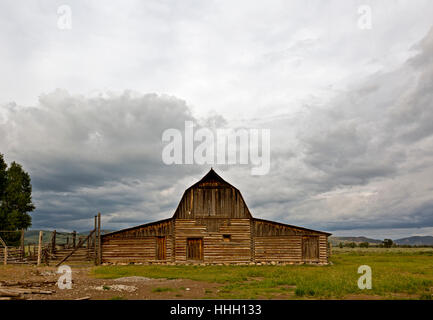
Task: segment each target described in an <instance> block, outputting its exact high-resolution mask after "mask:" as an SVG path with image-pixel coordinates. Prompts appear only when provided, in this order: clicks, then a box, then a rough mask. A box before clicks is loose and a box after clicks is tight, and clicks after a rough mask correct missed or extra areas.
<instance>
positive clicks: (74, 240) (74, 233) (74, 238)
mask: <svg viewBox="0 0 433 320" xmlns="http://www.w3.org/2000/svg"><path fill="white" fill-rule="evenodd" d="M76 240H77V231H75V230H74V231H72V246H73V248H74V249H75V245H76Z"/></svg>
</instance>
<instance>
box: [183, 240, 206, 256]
mask: <svg viewBox="0 0 433 320" xmlns="http://www.w3.org/2000/svg"><path fill="white" fill-rule="evenodd" d="M186 255H187V259H188V260H203V239H202V238H189V239H187V249H186Z"/></svg>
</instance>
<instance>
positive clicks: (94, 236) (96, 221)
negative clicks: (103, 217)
mask: <svg viewBox="0 0 433 320" xmlns="http://www.w3.org/2000/svg"><path fill="white" fill-rule="evenodd" d="M97 228H98V217H97V216H95V229H94V230H95V232H94V233H93V255H94V258H95V264H98V256H97V252H98V251H96V237H97V235H96V233H97V232H96V230H97Z"/></svg>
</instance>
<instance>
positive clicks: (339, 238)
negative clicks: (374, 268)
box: [329, 237, 382, 246]
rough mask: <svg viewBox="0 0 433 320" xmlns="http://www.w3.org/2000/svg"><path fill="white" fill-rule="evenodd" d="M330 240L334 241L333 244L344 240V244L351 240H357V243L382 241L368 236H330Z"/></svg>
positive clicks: (378, 242)
mask: <svg viewBox="0 0 433 320" xmlns="http://www.w3.org/2000/svg"><path fill="white" fill-rule="evenodd" d="M329 241H330V242H331V243H332V245H333V246H336V245H339V244H340V242H342V243H343V244H344V243H349V242H355V243H361V242H368V243H370V244H380V243H382V240H377V239H371V238H367V237H329Z"/></svg>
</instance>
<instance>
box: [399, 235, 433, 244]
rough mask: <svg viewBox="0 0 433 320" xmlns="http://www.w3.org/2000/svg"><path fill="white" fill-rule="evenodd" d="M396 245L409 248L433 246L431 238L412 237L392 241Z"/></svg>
mask: <svg viewBox="0 0 433 320" xmlns="http://www.w3.org/2000/svg"><path fill="white" fill-rule="evenodd" d="M394 242H395V243H397V244H398V245H411V246H433V237H432V236H414V237H408V238H401V239H397V240H395V241H394Z"/></svg>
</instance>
